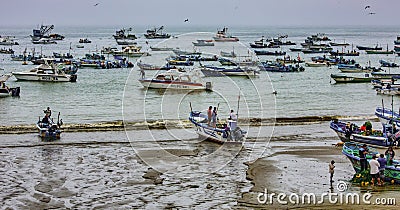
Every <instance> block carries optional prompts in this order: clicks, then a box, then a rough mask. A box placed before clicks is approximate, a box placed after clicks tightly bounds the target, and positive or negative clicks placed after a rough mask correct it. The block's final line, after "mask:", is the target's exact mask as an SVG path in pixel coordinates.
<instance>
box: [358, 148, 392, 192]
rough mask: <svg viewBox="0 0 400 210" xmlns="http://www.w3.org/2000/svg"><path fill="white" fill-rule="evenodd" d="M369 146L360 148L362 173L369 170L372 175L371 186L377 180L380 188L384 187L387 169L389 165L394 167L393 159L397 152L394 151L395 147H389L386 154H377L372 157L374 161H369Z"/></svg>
mask: <svg viewBox="0 0 400 210" xmlns="http://www.w3.org/2000/svg"><path fill="white" fill-rule="evenodd" d="M368 152H369V151H368V148H367V145H366V144H364V145H363V146H362V147H361V148H359V157H360V166H361V170H360V171H361V172H362V171H364V170H367V169H368V165H369V172H370V175H371V185H374V184H375V180H377V183H378V186H381V185H383V183H384V179H385V168H386V166H387V165H393V158H394V156H395V152H394V151H393V147H389V148H388V149H387V150H386V152H385V154H376V155H373V156H372V160H370V161H369V163H368V161H367V159H366V155H367V154H368Z"/></svg>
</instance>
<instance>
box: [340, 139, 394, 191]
mask: <svg viewBox="0 0 400 210" xmlns="http://www.w3.org/2000/svg"><path fill="white" fill-rule="evenodd" d="M361 147H362V144H357V143H353V142H346V143H345V144H344V145H343V148H342V153H343V154H344V155H345V156H346V157H347V158H348V159H349V160H350V162H351V164H352V166H353V168H354V171H355V172H357V173H360V172H361V164H360V155H359V154H360V152H359V150H360V148H361ZM367 151H368V154H366V156H365V158H366V159H367V161H370V160H371V159H372V156H377V155H379V152H378V151H377V150H376V149H374V148H372V147H367ZM399 166H400V162H399V161H397V160H393V162H392V163H391V164H389V162H388V163H387V165H386V167H385V174H384V175H385V181H387V182H392V180H393V181H394V183H396V184H399V183H400V167H399Z"/></svg>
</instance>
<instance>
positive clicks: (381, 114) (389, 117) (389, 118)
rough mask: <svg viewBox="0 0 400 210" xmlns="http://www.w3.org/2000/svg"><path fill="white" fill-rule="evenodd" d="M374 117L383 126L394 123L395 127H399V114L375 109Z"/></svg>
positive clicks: (390, 110) (388, 110)
mask: <svg viewBox="0 0 400 210" xmlns="http://www.w3.org/2000/svg"><path fill="white" fill-rule="evenodd" d="M375 116H377V117H378V119H379V121H380V122H381V123H383V124H392V123H396V125H397V126H400V114H399V112H393V110H392V109H387V108H382V107H377V108H376V109H375Z"/></svg>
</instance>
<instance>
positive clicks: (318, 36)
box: [307, 33, 331, 42]
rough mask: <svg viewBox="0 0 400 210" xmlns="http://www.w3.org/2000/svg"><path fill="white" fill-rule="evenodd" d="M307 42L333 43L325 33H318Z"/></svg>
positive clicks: (308, 38)
mask: <svg viewBox="0 0 400 210" xmlns="http://www.w3.org/2000/svg"><path fill="white" fill-rule="evenodd" d="M307 40H310V41H312V42H321V41H331V39H330V38H328V37H327V36H326V35H325V34H324V33H317V34H313V35H311V36H309V37H307Z"/></svg>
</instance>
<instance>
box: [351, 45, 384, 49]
mask: <svg viewBox="0 0 400 210" xmlns="http://www.w3.org/2000/svg"><path fill="white" fill-rule="evenodd" d="M356 48H357V49H359V50H382V47H378V45H376V46H375V47H365V46H359V45H357V46H356Z"/></svg>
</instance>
